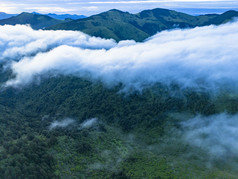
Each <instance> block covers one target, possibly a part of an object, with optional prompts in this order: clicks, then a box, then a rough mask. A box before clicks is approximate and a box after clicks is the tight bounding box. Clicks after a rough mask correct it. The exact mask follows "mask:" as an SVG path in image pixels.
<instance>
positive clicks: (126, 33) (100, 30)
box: [0, 8, 238, 41]
mask: <svg viewBox="0 0 238 179" xmlns="http://www.w3.org/2000/svg"><path fill="white" fill-rule="evenodd" d="M50 16H51V17H50ZM66 17H67V18H68V17H69V18H70V19H65V18H66ZM235 17H238V12H237V11H227V12H225V13H223V14H206V15H200V16H192V15H188V14H185V13H181V12H177V11H174V10H167V9H160V8H157V9H152V10H145V11H142V12H140V13H137V14H131V13H128V12H123V11H120V10H117V9H112V10H109V11H107V12H103V13H100V14H97V15H93V16H90V17H87V18H84V16H81V18H80V19H76V20H73V19H74V18H76V17H73V16H67V15H62V16H59V15H55V14H48V15H41V14H37V13H25V12H24V13H21V14H19V15H17V16H13V17H10V18H7V19H3V20H0V25H4V24H10V25H15V24H30V25H31V26H32V28H33V29H48V30H75V31H82V32H84V33H86V34H89V35H91V36H96V37H102V38H112V39H115V40H116V41H120V40H128V39H130V40H131V39H133V40H135V41H143V40H145V39H146V38H148V37H150V36H152V35H154V34H156V33H157V32H160V31H163V30H168V29H174V28H193V27H196V26H206V25H212V24H214V25H219V24H223V23H226V22H229V21H232V20H233V19H234V18H235ZM56 18H58V19H56ZM59 19H61V20H59ZM62 19H65V20H62Z"/></svg>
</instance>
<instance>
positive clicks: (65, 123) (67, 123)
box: [49, 118, 75, 130]
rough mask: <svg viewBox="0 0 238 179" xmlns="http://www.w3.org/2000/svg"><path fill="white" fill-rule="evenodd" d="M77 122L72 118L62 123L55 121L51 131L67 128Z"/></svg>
mask: <svg viewBox="0 0 238 179" xmlns="http://www.w3.org/2000/svg"><path fill="white" fill-rule="evenodd" d="M74 122H75V120H73V119H71V118H66V119H64V120H61V121H53V122H52V123H51V124H50V126H49V129H50V130H52V129H55V128H65V127H67V126H69V125H71V124H73V123H74Z"/></svg>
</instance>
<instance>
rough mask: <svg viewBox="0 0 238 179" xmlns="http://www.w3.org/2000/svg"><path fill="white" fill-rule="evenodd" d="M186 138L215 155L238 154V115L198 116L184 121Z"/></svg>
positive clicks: (192, 143)
mask: <svg viewBox="0 0 238 179" xmlns="http://www.w3.org/2000/svg"><path fill="white" fill-rule="evenodd" d="M183 127H184V130H183V132H184V135H183V136H184V139H185V140H186V141H187V142H188V143H190V144H191V145H194V146H197V147H199V148H202V149H204V150H205V151H206V152H208V153H209V154H210V155H212V156H215V157H224V155H231V156H237V154H238V143H237V140H238V115H233V116H232V115H228V114H225V113H222V114H218V115H213V116H209V117H203V116H197V117H195V118H193V119H190V120H188V121H186V122H184V123H183Z"/></svg>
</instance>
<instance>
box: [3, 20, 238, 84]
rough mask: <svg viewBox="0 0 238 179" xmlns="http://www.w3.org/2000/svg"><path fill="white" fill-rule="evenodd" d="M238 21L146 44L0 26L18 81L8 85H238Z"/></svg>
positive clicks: (178, 32) (179, 32)
mask: <svg viewBox="0 0 238 179" xmlns="http://www.w3.org/2000/svg"><path fill="white" fill-rule="evenodd" d="M237 40H238V23H237V22H234V23H228V24H224V25H221V26H206V27H197V28H194V29H185V30H181V29H177V30H171V31H163V32H160V33H158V34H156V35H154V36H152V37H151V38H149V39H147V40H146V41H144V42H142V43H136V42H134V41H132V40H128V41H121V42H119V43H116V42H115V41H114V40H106V39H101V38H96V37H90V36H88V35H86V34H84V33H81V32H75V31H43V30H39V31H35V30H32V29H31V28H30V27H29V26H23V25H16V26H9V25H5V26H0V59H1V61H4V62H6V61H7V62H9V63H10V68H11V70H12V71H13V73H14V74H15V78H13V79H10V80H9V81H7V82H6V84H5V85H6V86H12V87H18V86H23V85H26V84H29V83H31V82H32V81H33V80H34V78H35V77H40V76H41V75H43V74H46V73H49V72H54V73H55V74H61V75H75V76H78V77H90V79H92V80H97V79H99V80H101V81H103V82H104V83H105V84H106V85H115V84H118V83H122V84H124V85H125V86H134V87H141V86H145V85H149V84H154V83H157V82H161V83H164V84H171V83H174V82H176V83H178V84H181V86H183V87H203V88H217V87H220V86H224V84H225V85H231V86H233V87H235V86H236V85H235V84H236V83H237V82H238V70H237V69H238V53H237V51H238V44H237V43H236V42H237Z"/></svg>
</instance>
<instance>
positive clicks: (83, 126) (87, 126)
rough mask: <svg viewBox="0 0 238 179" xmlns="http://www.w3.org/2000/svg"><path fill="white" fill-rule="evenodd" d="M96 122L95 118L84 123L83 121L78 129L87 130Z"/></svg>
mask: <svg viewBox="0 0 238 179" xmlns="http://www.w3.org/2000/svg"><path fill="white" fill-rule="evenodd" d="M97 121H98V119H97V118H91V119H87V120H86V121H84V122H83V123H81V125H80V129H85V128H86V129H88V128H91V127H92V126H93V125H94V124H96V123H97Z"/></svg>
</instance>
